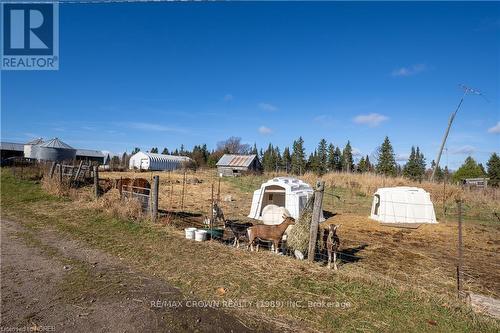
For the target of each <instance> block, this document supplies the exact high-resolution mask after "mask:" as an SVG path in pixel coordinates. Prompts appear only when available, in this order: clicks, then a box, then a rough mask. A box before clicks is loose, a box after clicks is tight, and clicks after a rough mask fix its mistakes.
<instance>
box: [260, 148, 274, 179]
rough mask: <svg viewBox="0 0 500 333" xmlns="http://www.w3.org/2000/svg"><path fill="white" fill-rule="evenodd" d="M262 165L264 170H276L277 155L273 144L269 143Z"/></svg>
mask: <svg viewBox="0 0 500 333" xmlns="http://www.w3.org/2000/svg"><path fill="white" fill-rule="evenodd" d="M262 166H263V167H264V171H266V172H272V171H275V170H276V155H275V150H274V147H273V145H272V144H269V146H268V147H267V149H266V151H265V152H264V154H263V156H262Z"/></svg>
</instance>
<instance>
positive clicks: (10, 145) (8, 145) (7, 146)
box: [0, 141, 24, 151]
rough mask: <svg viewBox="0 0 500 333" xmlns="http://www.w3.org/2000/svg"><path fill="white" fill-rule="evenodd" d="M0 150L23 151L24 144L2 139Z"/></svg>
mask: <svg viewBox="0 0 500 333" xmlns="http://www.w3.org/2000/svg"><path fill="white" fill-rule="evenodd" d="M0 150H13V151H24V145H23V144H22V143H15V142H5V141H2V142H0Z"/></svg>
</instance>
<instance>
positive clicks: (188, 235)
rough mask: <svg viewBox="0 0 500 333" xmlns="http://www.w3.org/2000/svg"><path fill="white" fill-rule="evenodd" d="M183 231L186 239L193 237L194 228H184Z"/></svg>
mask: <svg viewBox="0 0 500 333" xmlns="http://www.w3.org/2000/svg"><path fill="white" fill-rule="evenodd" d="M184 231H185V232H186V239H194V232H195V231H196V228H186V229H184Z"/></svg>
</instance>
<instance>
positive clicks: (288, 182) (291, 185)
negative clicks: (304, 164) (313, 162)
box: [248, 177, 325, 221]
mask: <svg viewBox="0 0 500 333" xmlns="http://www.w3.org/2000/svg"><path fill="white" fill-rule="evenodd" d="M313 194H314V190H313V188H312V187H311V186H310V185H309V184H307V183H305V182H303V181H302V180H300V179H296V178H292V177H276V178H273V179H271V180H268V181H267V182H265V183H263V184H262V185H261V187H260V188H259V189H258V190H256V191H254V192H253V198H252V207H251V208H250V214H248V217H250V218H252V219H256V220H262V216H263V214H262V213H263V211H264V208H265V207H266V206H268V205H276V206H278V207H284V208H286V210H287V211H288V212H289V213H290V216H291V217H293V218H294V219H298V218H299V216H300V213H301V212H302V210H303V209H304V208H305V207H306V205H307V200H308V199H309V198H310V197H312V196H313ZM324 220H325V218H324V217H323V212H321V217H320V221H324Z"/></svg>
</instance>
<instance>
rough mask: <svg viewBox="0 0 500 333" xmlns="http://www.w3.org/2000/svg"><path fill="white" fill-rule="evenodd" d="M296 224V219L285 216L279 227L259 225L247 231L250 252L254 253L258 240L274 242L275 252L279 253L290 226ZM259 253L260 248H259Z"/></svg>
mask: <svg viewBox="0 0 500 333" xmlns="http://www.w3.org/2000/svg"><path fill="white" fill-rule="evenodd" d="M293 224H295V219H294V218H293V217H289V216H285V215H283V222H281V224H278V225H265V224H257V225H254V226H253V227H250V228H248V229H247V234H248V246H247V249H248V248H250V251H253V245H254V243H255V241H256V240H257V239H260V240H268V241H272V242H273V245H274V251H275V252H276V253H278V245H279V242H280V240H281V238H282V237H283V234H284V233H285V231H286V228H288V226H289V225H293ZM257 251H259V247H258V246H257Z"/></svg>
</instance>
